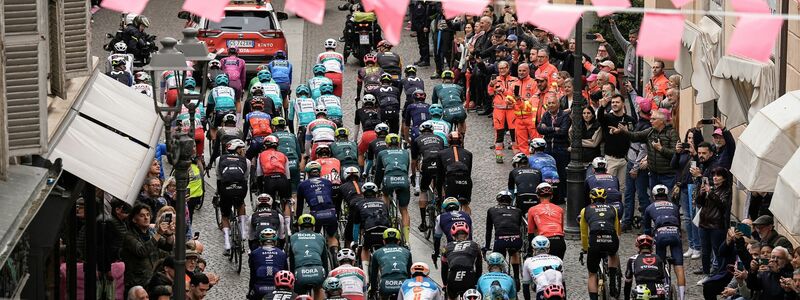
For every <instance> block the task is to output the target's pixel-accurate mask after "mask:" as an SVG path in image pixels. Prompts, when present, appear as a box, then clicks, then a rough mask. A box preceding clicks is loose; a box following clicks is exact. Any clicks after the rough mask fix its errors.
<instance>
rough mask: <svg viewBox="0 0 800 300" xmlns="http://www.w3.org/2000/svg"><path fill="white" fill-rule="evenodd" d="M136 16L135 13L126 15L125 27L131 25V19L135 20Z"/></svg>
mask: <svg viewBox="0 0 800 300" xmlns="http://www.w3.org/2000/svg"><path fill="white" fill-rule="evenodd" d="M138 16H139V15H137V14H135V13H128V14H127V15H125V25H129V24H132V23H133V19H135V18H136V17H138Z"/></svg>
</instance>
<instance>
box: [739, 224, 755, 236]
mask: <svg viewBox="0 0 800 300" xmlns="http://www.w3.org/2000/svg"><path fill="white" fill-rule="evenodd" d="M736 231H738V232H741V233H742V235H744V236H746V237H750V236H752V235H753V229H752V228H750V226H747V224H744V223H739V224H737V225H736Z"/></svg>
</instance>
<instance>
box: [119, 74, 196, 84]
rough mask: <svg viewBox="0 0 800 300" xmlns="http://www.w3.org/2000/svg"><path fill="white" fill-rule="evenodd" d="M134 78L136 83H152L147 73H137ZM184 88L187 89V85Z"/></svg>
mask: <svg viewBox="0 0 800 300" xmlns="http://www.w3.org/2000/svg"><path fill="white" fill-rule="evenodd" d="M133 77H134V80H136V82H145V83H147V82H150V75H148V74H147V72H142V71H139V72H136V75H134V76H133ZM187 79H188V78H187ZM192 79H194V78H192ZM184 87H186V84H185V83H184Z"/></svg>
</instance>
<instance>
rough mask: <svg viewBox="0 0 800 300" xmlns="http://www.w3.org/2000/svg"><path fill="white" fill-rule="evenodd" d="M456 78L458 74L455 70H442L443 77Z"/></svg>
mask: <svg viewBox="0 0 800 300" xmlns="http://www.w3.org/2000/svg"><path fill="white" fill-rule="evenodd" d="M453 78H456V74H455V73H453V71H450V70H447V71H444V72H442V79H453Z"/></svg>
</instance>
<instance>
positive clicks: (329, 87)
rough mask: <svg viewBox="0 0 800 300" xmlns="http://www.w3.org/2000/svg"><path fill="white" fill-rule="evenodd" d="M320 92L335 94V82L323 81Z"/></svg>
mask: <svg viewBox="0 0 800 300" xmlns="http://www.w3.org/2000/svg"><path fill="white" fill-rule="evenodd" d="M319 92H320V93H322V94H323V95H327V94H333V84H330V83H323V84H322V85H321V86H320V87H319Z"/></svg>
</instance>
